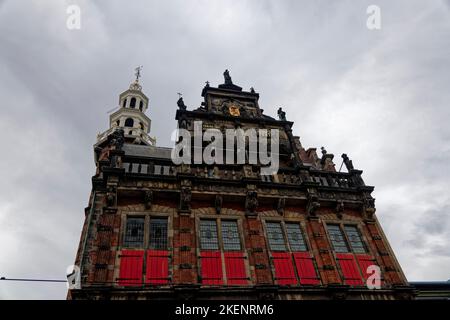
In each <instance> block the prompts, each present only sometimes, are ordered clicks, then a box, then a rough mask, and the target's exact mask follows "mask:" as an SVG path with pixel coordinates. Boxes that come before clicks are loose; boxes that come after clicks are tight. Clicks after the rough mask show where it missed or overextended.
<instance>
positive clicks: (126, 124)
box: [125, 118, 134, 127]
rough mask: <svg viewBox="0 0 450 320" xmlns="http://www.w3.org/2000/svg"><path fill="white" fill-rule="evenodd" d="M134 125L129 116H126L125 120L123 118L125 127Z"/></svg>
mask: <svg viewBox="0 0 450 320" xmlns="http://www.w3.org/2000/svg"><path fill="white" fill-rule="evenodd" d="M133 126H134V120H133V119H131V118H127V120H125V127H133Z"/></svg>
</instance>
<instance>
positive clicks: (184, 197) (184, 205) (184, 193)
mask: <svg viewBox="0 0 450 320" xmlns="http://www.w3.org/2000/svg"><path fill="white" fill-rule="evenodd" d="M191 198H192V193H191V189H190V188H182V189H181V194H180V210H181V211H190V210H191Z"/></svg>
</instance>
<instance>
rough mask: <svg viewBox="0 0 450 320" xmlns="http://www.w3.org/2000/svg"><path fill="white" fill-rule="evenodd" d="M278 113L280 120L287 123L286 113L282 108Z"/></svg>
mask: <svg viewBox="0 0 450 320" xmlns="http://www.w3.org/2000/svg"><path fill="white" fill-rule="evenodd" d="M277 113H278V118H279V119H280V120H281V121H286V112H285V111H283V109H282V108H281V107H279V108H278V112H277Z"/></svg>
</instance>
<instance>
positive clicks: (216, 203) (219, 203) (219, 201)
mask: <svg viewBox="0 0 450 320" xmlns="http://www.w3.org/2000/svg"><path fill="white" fill-rule="evenodd" d="M222 202H223V198H222V196H221V195H216V199H215V201H214V207H215V209H216V213H217V214H220V212H221V211H222Z"/></svg>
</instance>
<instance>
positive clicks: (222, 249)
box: [68, 71, 414, 300]
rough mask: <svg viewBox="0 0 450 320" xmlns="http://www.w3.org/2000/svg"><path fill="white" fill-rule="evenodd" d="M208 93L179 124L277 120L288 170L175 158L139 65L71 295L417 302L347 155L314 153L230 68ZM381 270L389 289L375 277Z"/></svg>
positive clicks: (182, 108) (113, 134) (107, 146)
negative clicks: (156, 133) (156, 128)
mask: <svg viewBox="0 0 450 320" xmlns="http://www.w3.org/2000/svg"><path fill="white" fill-rule="evenodd" d="M201 96H202V98H203V101H202V102H201V104H200V106H199V107H198V108H189V107H187V106H186V105H185V103H184V101H183V99H182V98H181V97H180V99H179V100H178V103H177V108H178V110H177V112H176V117H175V119H176V123H177V127H178V128H179V129H184V130H187V132H190V133H192V134H194V125H195V123H196V122H197V123H198V122H201V130H207V129H211V128H214V129H218V130H220V131H221V132H225V130H226V129H237V128H241V129H244V130H245V129H250V128H253V129H265V130H266V132H268V134H267V136H266V137H265V138H267V137H270V132H274V131H275V130H277V132H278V135H279V137H278V141H279V144H278V145H277V147H278V154H277V156H278V161H279V167H278V170H277V172H275V173H273V174H271V175H266V174H261V170H262V165H261V164H259V163H247V162H246V163H213V164H206V163H194V162H192V163H182V164H175V163H174V162H173V160H172V147H170V148H169V147H162V146H158V145H157V143H156V139H155V138H153V137H151V136H150V135H149V133H150V129H151V119H150V118H149V117H148V116H147V115H146V111H147V110H148V108H149V106H150V99H149V98H148V97H147V96H146V95H145V94H144V92H143V90H142V86H141V84H140V82H139V73H138V74H137V77H136V80H135V81H133V83H132V84H131V85H130V87H129V89H128V90H126V91H125V92H123V93H122V94H120V96H119V101H118V106H119V108H118V110H117V111H115V112H114V113H112V114H111V115H110V127H109V129H107V130H106V131H105V132H103V133H101V134H99V135H98V137H97V142H96V143H95V145H94V156H95V165H96V170H95V174H94V176H93V177H92V191H91V194H90V198H89V202H88V206H87V207H86V209H85V217H84V225H83V229H82V233H81V238H80V243H79V248H78V252H77V254H76V260H75V265H77V266H79V268H80V275H81V287H78V288H74V289H70V290H69V293H68V298H69V299H162V300H164V299H223V298H229V299H241V300H245V299H296V300H297V299H300V300H306V299H383V300H384V299H412V298H413V296H414V294H413V292H414V290H413V288H412V287H411V286H409V285H408V282H407V280H406V278H405V275H404V274H403V272H402V269H401V267H400V265H399V263H398V261H397V259H396V257H395V255H394V252H393V250H392V248H391V247H390V245H389V242H388V240H387V238H386V236H385V234H384V233H383V230H382V228H381V226H380V224H379V222H378V220H377V216H376V214H375V199H374V198H373V197H372V195H371V193H372V191H373V190H374V187H373V186H369V185H366V184H365V182H364V180H363V179H362V171H361V170H359V169H356V168H355V167H354V165H353V163H352V161H351V160H350V159H349V157H348V156H347V155H346V154H342V160H338V161H336V159H335V156H334V155H333V154H331V153H329V152H327V150H325V149H324V148H322V149H321V150H320V151H319V152H317V150H316V149H315V148H308V149H305V148H304V147H303V145H302V144H301V142H300V139H299V137H298V136H296V135H294V123H293V122H291V121H289V120H288V119H289V117H288V115H286V113H285V112H284V111H283V110H282V109H281V108H272V107H266V111H264V110H263V109H262V108H261V106H260V105H259V93H257V92H255V90H254V89H253V88H250V89H249V90H248V91H246V90H244V89H243V88H241V87H239V86H238V85H236V84H235V83H233V81H232V79H231V76H230V74H229V72H228V71H225V73H224V83H223V84H219V85H218V86H217V87H214V86H212V85H210V84H209V83H208V82H207V83H206V85H205V86H204V87H203V89H202V91H201ZM154 107H155V108H157V107H158V106H154ZM175 107H176V106H175V104H174V108H175ZM274 114H276V115H277V116H276V117H274V116H271V115H274ZM174 129H175V126H174ZM224 141H225V139H224ZM206 145H207V143H203V144H202V146H201V148H205V147H206ZM193 151H194V150H193ZM219 152H220V151H219ZM246 157H248V154H247V155H246ZM334 161H336V162H338V163H341V161H342V162H343V164H344V166H343V167H344V168H345V170H340V168H336V167H335V163H334ZM377 271H379V272H378V273H377ZM377 275H378V276H379V277H380V285H379V286H378V287H373V286H370V285H368V283H373V277H374V276H375V277H376V276H377ZM371 277H372V278H371Z"/></svg>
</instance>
